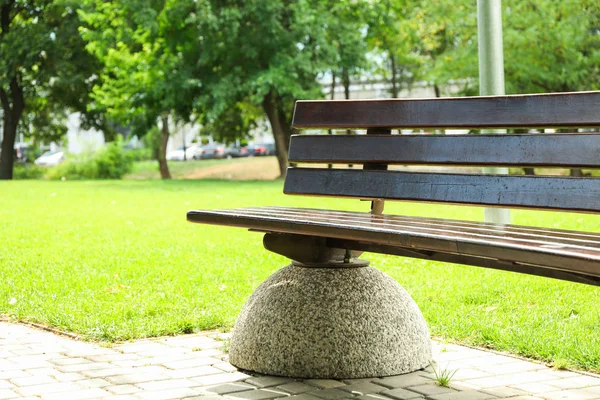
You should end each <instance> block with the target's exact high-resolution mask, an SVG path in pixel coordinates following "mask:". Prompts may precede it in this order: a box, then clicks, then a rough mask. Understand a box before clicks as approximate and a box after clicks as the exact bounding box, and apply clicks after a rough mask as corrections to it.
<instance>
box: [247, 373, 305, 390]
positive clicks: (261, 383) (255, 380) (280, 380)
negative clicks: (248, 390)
mask: <svg viewBox="0 0 600 400" xmlns="http://www.w3.org/2000/svg"><path fill="white" fill-rule="evenodd" d="M293 381H294V379H293V378H284V377H279V376H253V377H252V378H248V379H246V381H245V382H246V383H249V384H251V385H254V386H256V387H259V388H267V387H272V386H278V385H283V384H285V383H289V382H293Z"/></svg>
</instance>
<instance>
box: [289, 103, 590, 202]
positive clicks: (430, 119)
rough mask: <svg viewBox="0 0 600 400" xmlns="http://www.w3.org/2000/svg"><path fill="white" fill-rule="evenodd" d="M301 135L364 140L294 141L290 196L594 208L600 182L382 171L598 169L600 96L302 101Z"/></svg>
mask: <svg viewBox="0 0 600 400" xmlns="http://www.w3.org/2000/svg"><path fill="white" fill-rule="evenodd" d="M293 126H294V127H295V128H297V129H367V135H295V136H293V137H292V139H291V142H290V150H289V161H290V162H292V163H331V164H363V165H364V168H363V169H362V170H361V169H340V168H333V169H329V168H304V167H294V168H289V169H288V171H287V176H286V181H285V186H284V192H285V193H287V194H304V195H322V196H344V197H357V198H361V199H385V200H409V201H428V202H447V203H456V204H472V205H486V206H505V207H525V208H541V209H557V210H569V211H581V212H598V211H600V179H598V178H593V177H592V178H574V177H562V176H520V175H486V174H464V173H424V172H405V171H387V166H388V165H393V164H397V165H447V166H519V167H541V166H543V167H551V168H552V167H555V168H600V134H598V133H577V132H576V131H577V128H600V91H598V92H578V93H556V94H541V95H517V96H488V97H467V98H441V99H392V100H346V101H298V102H297V103H296V109H295V113H294V120H293ZM413 128H422V129H450V128H463V129H465V128H467V129H496V128H528V129H531V128H561V131H562V129H565V128H568V129H570V130H572V132H574V133H560V134H557V133H552V134H519V135H515V134H508V135H498V134H479V135H452V136H450V135H391V130H392V129H413Z"/></svg>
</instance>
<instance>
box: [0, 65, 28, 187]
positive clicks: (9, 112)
mask: <svg viewBox="0 0 600 400" xmlns="http://www.w3.org/2000/svg"><path fill="white" fill-rule="evenodd" d="M9 86H10V98H9V96H8V93H7V92H6V91H5V90H4V89H3V88H0V103H1V104H2V116H3V118H4V119H3V120H2V135H3V139H2V149H1V151H2V153H1V154H0V180H8V179H12V178H13V164H14V158H15V157H14V156H15V139H16V137H17V128H18V126H19V121H20V120H21V116H22V115H23V110H24V109H25V100H24V97H23V88H21V85H20V83H19V78H18V77H14V78H12V79H11V81H10V85H9Z"/></svg>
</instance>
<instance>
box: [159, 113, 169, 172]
mask: <svg viewBox="0 0 600 400" xmlns="http://www.w3.org/2000/svg"><path fill="white" fill-rule="evenodd" d="M161 122H162V129H161V133H162V134H161V135H160V148H159V150H158V169H159V170H160V177H161V178H162V179H171V172H169V164H167V143H169V116H168V115H163V116H162V117H161Z"/></svg>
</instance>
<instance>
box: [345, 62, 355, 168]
mask: <svg viewBox="0 0 600 400" xmlns="http://www.w3.org/2000/svg"><path fill="white" fill-rule="evenodd" d="M342 83H343V85H344V98H345V99H346V100H350V74H348V70H347V69H345V68H343V69H342ZM353 133H354V132H352V131H351V130H350V129H346V135H352V134H353ZM348 168H352V164H348Z"/></svg>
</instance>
